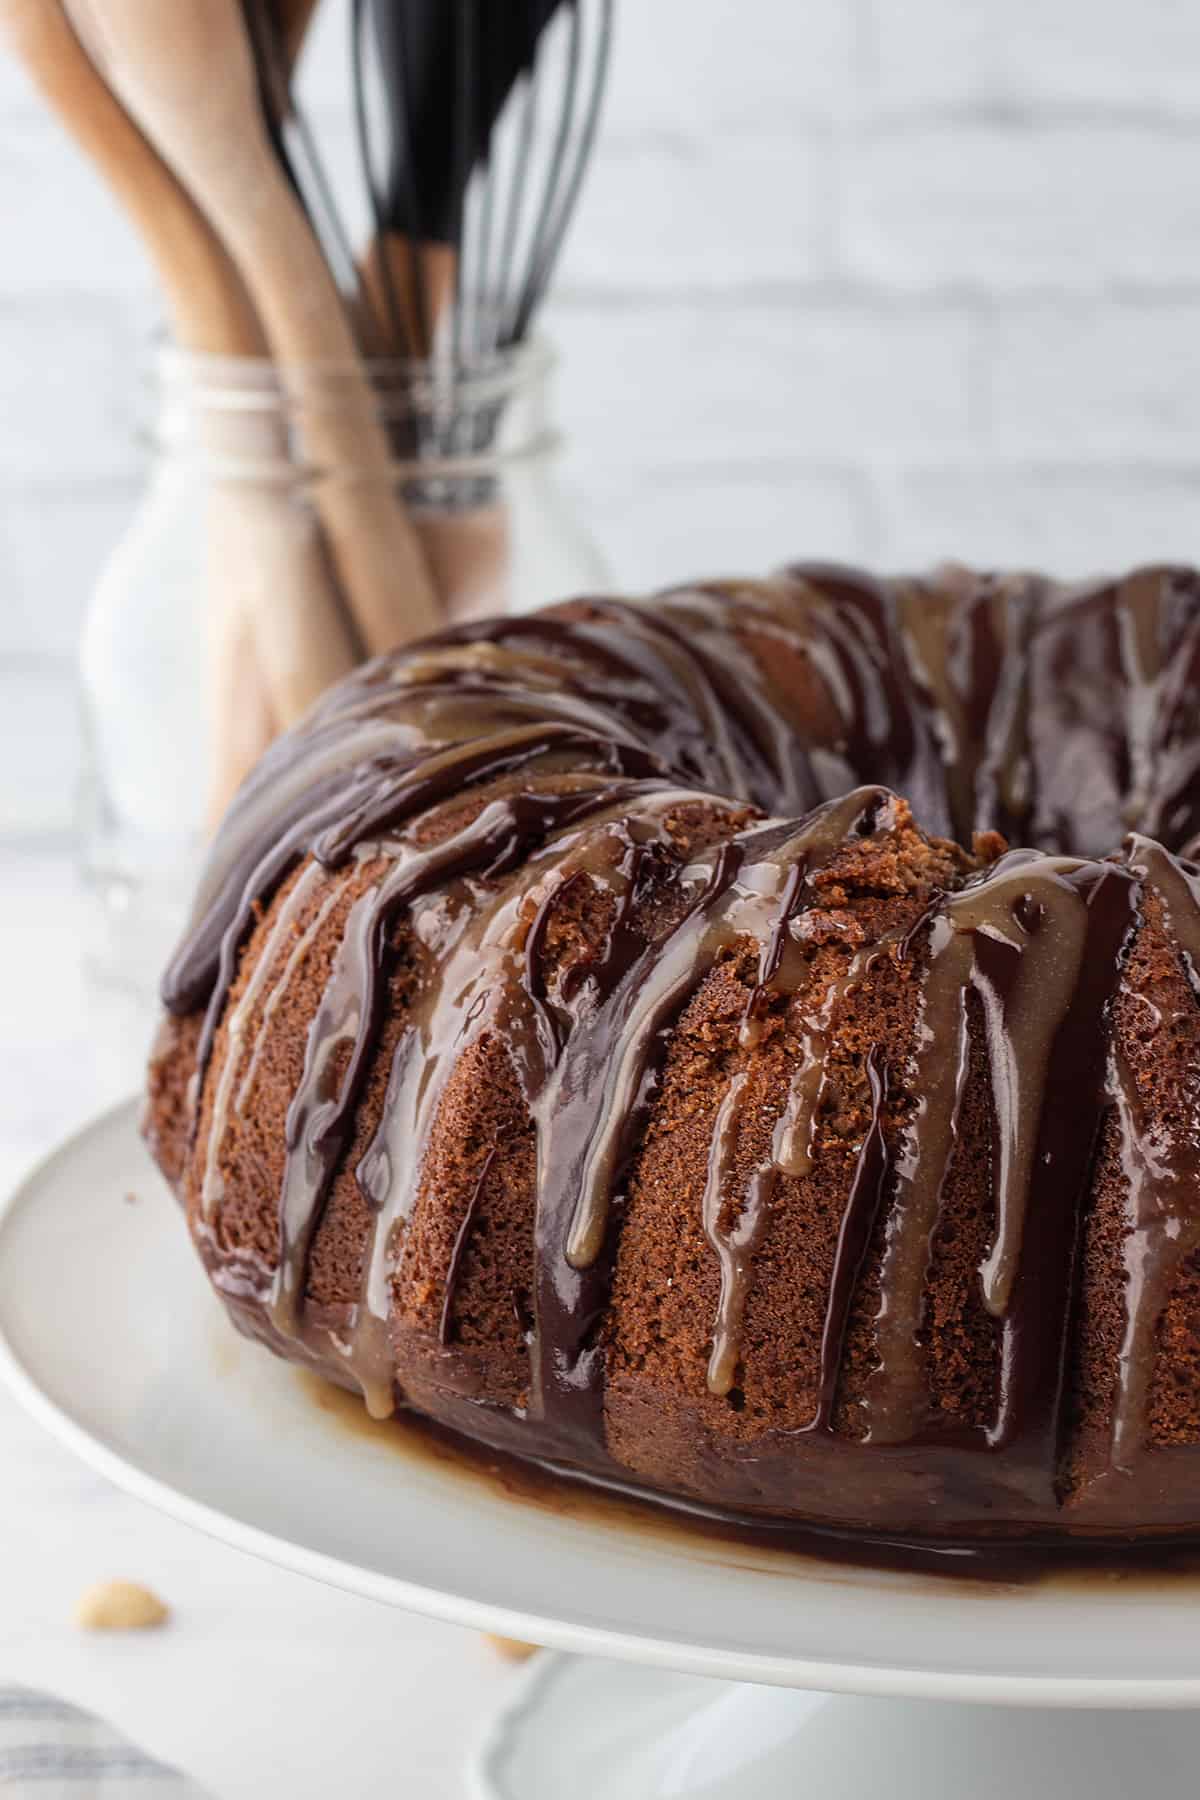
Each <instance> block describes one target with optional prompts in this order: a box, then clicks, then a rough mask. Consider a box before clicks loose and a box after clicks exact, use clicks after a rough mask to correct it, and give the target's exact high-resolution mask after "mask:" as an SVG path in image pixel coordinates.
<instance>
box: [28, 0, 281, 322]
mask: <svg viewBox="0 0 1200 1800" xmlns="http://www.w3.org/2000/svg"><path fill="white" fill-rule="evenodd" d="M0 35H2V36H3V38H4V39H5V41H6V42H7V43H8V45H9V47H10V48H11V50H12V51H13V53H14V55H16V56H17V57H18V58H19V59H20V61H21V62H22V63H24V65H25V67H26V69H27V70H28V71H29V73H30V75H31V76H32V77H33V80H34V82H35V83H36V85H37V87H38V88H39V89H40V91H41V93H42V94H43V96H44V97H45V99H46V100H47V101H48V102H49V103H50V105H51V106H52V107H53V109H54V111H55V112H56V113H57V114H58V116H59V118H60V119H61V121H62V123H63V124H64V125H65V126H66V128H67V130H68V131H69V132H70V134H71V136H72V137H73V138H74V139H75V142H76V143H77V144H78V145H79V146H80V148H81V149H82V150H83V151H84V152H85V153H86V155H87V156H88V157H89V158H90V160H91V161H92V162H93V163H94V164H95V165H96V167H97V168H98V169H99V170H100V172H101V174H102V175H103V177H104V179H105V180H106V181H107V182H108V185H109V186H110V187H111V188H112V190H113V192H114V193H115V194H116V196H117V198H118V200H119V201H120V202H121V205H122V206H123V207H124V208H125V210H126V212H127V213H128V214H129V215H130V217H131V218H132V220H133V222H134V224H135V225H136V226H137V228H138V230H139V232H140V233H141V236H142V239H143V241H144V243H145V245H146V248H147V250H148V251H149V253H150V256H151V257H152V259H153V261H154V264H155V267H156V269H157V272H158V275H159V279H160V280H161V282H162V285H163V289H164V291H165V293H166V297H167V303H168V305H169V307H170V310H171V315H172V319H173V322H174V326H175V334H176V336H177V338H178V340H179V342H180V343H182V344H185V345H186V346H187V347H188V348H189V349H192V350H201V351H211V352H215V353H217V354H220V355H225V356H261V355H263V354H264V351H265V348H266V340H265V338H264V337H263V333H262V328H261V326H260V325H259V322H258V318H257V315H256V314H255V311H254V307H253V305H252V304H251V302H250V299H249V296H248V295H247V293H246V290H245V287H244V286H243V284H242V280H241V277H240V276H239V274H238V272H237V270H236V268H235V267H234V265H233V263H232V262H231V261H230V259H229V257H228V256H227V254H226V253H225V251H224V249H223V248H222V247H221V244H220V242H219V240H218V239H217V238H216V236H215V235H214V233H213V232H212V231H211V229H210V228H209V225H208V223H207V221H206V220H205V218H204V216H203V214H202V213H201V212H200V211H199V209H198V208H197V207H196V206H195V205H194V204H193V203H192V201H191V200H190V199H189V197H188V195H187V193H186V192H185V191H184V189H183V188H182V187H181V186H180V184H179V182H178V181H177V180H176V179H175V177H174V175H173V174H172V173H171V171H170V169H168V168H167V166H166V164H165V163H164V162H163V161H162V158H161V157H159V156H158V155H157V154H156V152H155V151H154V149H153V148H152V147H151V145H150V144H149V143H148V142H147V140H146V138H145V137H144V136H143V134H142V132H141V131H139V129H138V127H137V126H136V125H135V124H134V122H133V120H132V119H131V118H130V117H129V114H128V113H127V112H126V111H125V108H124V107H123V106H122V105H121V104H120V102H119V101H118V100H117V99H116V97H115V95H113V94H112V93H111V92H110V91H109V89H108V87H107V86H106V85H105V83H104V81H103V79H102V78H101V76H100V75H99V74H98V73H97V71H96V69H95V67H94V65H93V63H92V62H91V59H90V58H89V57H88V55H87V52H86V51H85V50H84V48H83V45H82V44H81V43H80V41H79V39H78V37H77V36H76V34H75V31H74V30H73V29H72V26H71V22H70V20H69V19H68V18H67V15H66V13H65V11H64V10H63V7H62V5H61V4H60V0H0Z"/></svg>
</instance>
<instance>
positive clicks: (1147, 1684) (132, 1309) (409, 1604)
mask: <svg viewBox="0 0 1200 1800" xmlns="http://www.w3.org/2000/svg"><path fill="white" fill-rule="evenodd" d="M136 1118H137V1108H136V1106H135V1105H133V1104H129V1105H126V1106H124V1107H120V1108H118V1109H116V1110H115V1111H114V1112H111V1113H108V1114H106V1115H105V1116H104V1117H102V1118H100V1119H98V1120H96V1121H95V1123H94V1124H92V1125H90V1126H88V1127H86V1128H85V1129H84V1130H83V1131H81V1132H79V1133H77V1134H76V1135H75V1136H74V1137H73V1138H71V1139H70V1140H68V1142H67V1143H65V1144H64V1145H63V1146H62V1147H61V1149H59V1150H58V1151H57V1152H56V1153H55V1154H54V1155H53V1156H52V1157H50V1158H49V1159H48V1160H47V1161H46V1162H45V1163H43V1164H42V1165H41V1167H40V1168H39V1169H37V1170H35V1171H34V1173H33V1174H32V1175H31V1176H30V1177H29V1178H28V1179H27V1180H26V1181H25V1182H24V1183H23V1184H22V1185H21V1187H20V1188H19V1189H18V1190H17V1192H16V1193H15V1194H14V1195H13V1196H12V1198H11V1199H10V1201H9V1202H8V1204H7V1206H6V1207H5V1208H4V1209H3V1211H2V1214H0V1375H2V1376H3V1377H4V1378H5V1379H6V1380H7V1381H8V1383H9V1384H10V1386H11V1387H12V1389H13V1391H14V1392H15V1394H16V1395H17V1397H18V1398H19V1399H20V1400H21V1401H22V1402H23V1404H24V1405H26V1406H27V1407H28V1408H29V1410H30V1411H31V1412H32V1413H33V1414H34V1415H35V1416H36V1417H37V1418H38V1419H39V1420H41V1422H42V1423H43V1424H44V1425H45V1426H46V1427H47V1428H48V1429H49V1430H51V1431H52V1432H54V1433H55V1435H56V1436H58V1437H59V1438H60V1439H62V1440H63V1442H65V1443H66V1444H68V1445H69V1446H70V1447H71V1448H72V1449H73V1450H75V1451H76V1452H77V1453H78V1454H79V1455H80V1456H82V1457H84V1458H85V1459H86V1460H87V1461H88V1462H89V1463H91V1464H92V1466H93V1467H95V1468H97V1469H98V1470H100V1471H101V1473H103V1474H105V1475H107V1476H108V1477H109V1478H110V1479H111V1480H113V1481H114V1482H116V1483H117V1484H118V1485H119V1486H121V1487H123V1488H125V1489H126V1490H128V1491H129V1492H130V1493H132V1494H134V1495H135V1496H137V1497H138V1498H140V1499H142V1500H145V1501H148V1502H150V1503H151V1504H153V1505H157V1506H160V1507H162V1508H163V1509H164V1510H165V1511H167V1512H169V1513H171V1514H173V1515H174V1516H175V1517H177V1518H179V1519H182V1520H183V1521H184V1522H185V1523H188V1524H191V1525H194V1526H196V1527H198V1528H199V1529H201V1530H204V1531H206V1532H208V1533H210V1534H211V1535H212V1536H214V1537H217V1538H220V1539H222V1540H224V1541H225V1542H227V1543H229V1544H232V1545H234V1546H235V1547H237V1548H239V1549H241V1550H245V1551H248V1552H250V1553H251V1554H255V1555H259V1556H263V1557H266V1558H268V1559H269V1560H271V1561H273V1562H276V1563H279V1564H281V1565H283V1566H284V1567H286V1568H289V1569H293V1570H295V1571H296V1572H298V1573H300V1574H304V1575H308V1576H312V1577H315V1578H316V1579H318V1580H320V1581H324V1582H327V1583H330V1584H332V1585H334V1586H339V1587H344V1588H347V1589H350V1590H351V1591H353V1592H355V1593H359V1594H364V1595H367V1596H368V1597H370V1598H372V1599H375V1600H379V1601H382V1602H384V1603H386V1604H390V1605H394V1606H401V1607H406V1608H409V1609H410V1610H413V1611H417V1612H423V1613H426V1614H429V1615H431V1616H433V1617H437V1618H441V1619H445V1620H448V1621H450V1622H452V1623H456V1624H460V1625H466V1626H473V1627H475V1628H477V1629H480V1630H484V1631H492V1632H499V1633H502V1634H504V1635H505V1636H509V1637H516V1638H523V1639H525V1640H526V1641H530V1642H533V1643H540V1644H546V1645H548V1646H549V1647H550V1649H551V1650H558V1651H566V1652H571V1653H572V1654H570V1655H566V1656H553V1655H549V1654H543V1655H542V1656H540V1657H539V1658H537V1659H536V1660H535V1661H534V1662H533V1663H532V1664H531V1665H530V1666H529V1668H528V1669H527V1670H526V1671H525V1672H524V1673H523V1674H522V1675H521V1676H520V1677H519V1678H518V1679H517V1681H516V1683H515V1685H514V1689H513V1695H512V1699H511V1701H510V1702H509V1704H508V1705H506V1707H505V1708H504V1709H503V1711H502V1712H501V1714H500V1715H499V1716H498V1717H497V1718H496V1719H495V1720H494V1721H493V1722H492V1724H491V1726H490V1728H489V1730H488V1733H487V1735H486V1738H485V1740H484V1741H483V1743H482V1744H481V1746H480V1747H479V1748H478V1750H477V1753H476V1754H475V1757H474V1760H473V1762H472V1765H471V1781H472V1783H473V1791H474V1794H475V1796H476V1800H484V1797H486V1800H551V1797H553V1800H568V1797H569V1800H618V1797H619V1800H667V1797H668V1796H670V1797H671V1800H733V1797H734V1796H736V1800H783V1796H788V1800H793V1797H795V1796H812V1797H813V1800H866V1797H867V1796H871V1797H872V1800H877V1797H878V1796H881V1795H887V1796H890V1797H891V1800H917V1796H920V1800H949V1796H951V1795H953V1796H955V1800H961V1797H962V1796H964V1795H969V1796H970V1800H1000V1797H1001V1796H1003V1800H1011V1797H1012V1796H1013V1795H1019V1796H1021V1800H1042V1797H1043V1796H1046V1797H1047V1800H1048V1797H1049V1796H1051V1795H1053V1796H1054V1797H1055V1800H1061V1796H1063V1795H1066V1794H1070V1795H1075V1794H1087V1795H1088V1800H1118V1797H1119V1800H1129V1797H1130V1796H1131V1795H1133V1794H1136V1793H1137V1792H1138V1791H1139V1790H1140V1791H1143V1792H1145V1793H1147V1794H1152V1795H1153V1796H1154V1800H1182V1796H1184V1795H1185V1794H1186V1795H1188V1796H1189V1797H1190V1796H1192V1795H1193V1794H1194V1793H1195V1789H1196V1773H1195V1772H1196V1770H1197V1769H1198V1768H1200V1712H1197V1711H1195V1710H1193V1709H1197V1708H1200V1629H1198V1628H1197V1621H1198V1619H1200V1585H1198V1583H1197V1581H1196V1579H1195V1578H1194V1577H1191V1576H1179V1575H1174V1576H1167V1575H1159V1576H1155V1577H1151V1576H1141V1575H1138V1576H1133V1575H1126V1576H1120V1577H1116V1576H1113V1575H1111V1574H1107V1575H1105V1574H1092V1575H1089V1576H1086V1577H1085V1576H1081V1575H1079V1574H1078V1573H1076V1574H1072V1575H1071V1576H1069V1577H1063V1578H1062V1579H1053V1580H1039V1581H1031V1582H1028V1583H1017V1584H1013V1585H1006V1584H1003V1583H999V1582H987V1583H984V1582H977V1581H972V1580H969V1579H963V1578H961V1577H960V1578H956V1579H953V1580H950V1579H947V1578H945V1577H943V1576H932V1575H917V1574H907V1573H906V1574H899V1573H893V1572H884V1571H879V1570H870V1569H857V1568H850V1567H846V1566H844V1565H841V1564H839V1565H836V1566H834V1565H826V1564H823V1563H819V1562H814V1561H811V1560H809V1559H807V1558H804V1557H801V1556H797V1555H794V1554H791V1553H788V1552H775V1551H769V1550H763V1549H761V1548H758V1547H751V1546H740V1545H736V1544H729V1543H725V1542H718V1541H716V1540H713V1539H711V1538H704V1537H700V1536H697V1535H696V1534H695V1533H694V1532H691V1531H688V1530H686V1529H685V1528H683V1527H682V1526H675V1525H672V1524H662V1525H659V1524H657V1523H653V1524H652V1523H650V1522H648V1521H647V1520H646V1518H645V1517H643V1516H642V1515H634V1514H631V1513H630V1511H629V1509H621V1508H619V1507H616V1506H609V1507H608V1508H607V1509H606V1508H605V1507H604V1506H602V1505H600V1504H598V1503H597V1502H596V1501H595V1500H594V1498H591V1497H589V1496H587V1495H584V1494H582V1493H576V1492H575V1491H574V1490H571V1489H565V1490H561V1491H560V1490H556V1491H555V1493H554V1496H553V1499H551V1498H549V1497H546V1496H543V1497H542V1498H541V1499H540V1500H538V1499H535V1498H533V1497H532V1496H530V1497H527V1498H523V1497H521V1496H514V1494H513V1493H512V1492H511V1490H510V1489H509V1488H507V1487H505V1486H504V1485H502V1484H501V1483H500V1482H498V1481H496V1480H492V1479H490V1478H488V1477H487V1476H486V1475H484V1474H481V1473H480V1472H479V1471H478V1470H477V1469H474V1468H472V1467H470V1466H469V1465H467V1464H466V1463H464V1462H463V1460H462V1459H461V1458H453V1457H450V1458H448V1457H446V1456H444V1455H441V1456H437V1455H433V1454H431V1453H429V1452H428V1451H426V1452H425V1453H424V1454H420V1453H418V1451H417V1449H416V1448H415V1446H414V1444H413V1442H412V1440H411V1438H410V1437H408V1436H407V1435H406V1434H404V1433H402V1432H398V1431H397V1430H396V1429H395V1428H394V1427H389V1426H386V1425H383V1426H378V1425H375V1426H373V1425H371V1424H369V1422H367V1421H366V1420H365V1415H363V1414H362V1413H361V1409H356V1410H355V1412H354V1416H353V1423H351V1422H349V1420H348V1418H347V1414H346V1411H345V1409H344V1408H338V1407H333V1408H331V1407H330V1406H329V1405H328V1404H323V1403H322V1401H321V1398H320V1395H318V1394H316V1393H314V1388H313V1385H312V1383H311V1381H308V1382H306V1381H305V1380H304V1379H303V1378H302V1377H299V1376H298V1375H297V1373H296V1372H295V1371H294V1370H292V1369H290V1368H288V1367H287V1366H286V1365H285V1364H282V1363H279V1362H276V1361H275V1360H274V1359H273V1358H272V1357H270V1356H268V1355H267V1354H266V1353H265V1352H263V1351H262V1350H261V1349H259V1348H258V1347H257V1346H255V1345H252V1344H249V1343H247V1342H245V1341H244V1340H243V1339H241V1338H239V1337H238V1336H237V1335H236V1333H234V1331H233V1330H232V1327H231V1326H230V1325H229V1324H228V1322H227V1320H226V1319H225V1317H224V1314H223V1313H222V1312H221V1310H220V1308H219V1307H218V1306H217V1304H216V1302H215V1300H214V1299H213V1298H212V1296H211V1294H210V1293H209V1292H208V1289H207V1286H206V1284H205V1282H204V1281H203V1279H202V1278H201V1276H200V1274H199V1271H198V1270H197V1268H196V1267H195V1264H194V1260H193V1256H192V1252H191V1248H190V1245H189V1244H188V1242H187V1238H186V1234H185V1232H184V1231H183V1228H182V1226H181V1224H180V1221H179V1218H178V1214H177V1211H176V1208H175V1205H174V1202H173V1201H172V1200H171V1199H170V1198H169V1196H168V1195H167V1194H166V1192H165V1191H164V1189H163V1188H162V1184H161V1182H160V1180H159V1177H158V1175H157V1173H156V1172H155V1171H154V1169H153V1168H152V1167H151V1165H150V1163H149V1161H148V1159H147V1157H146V1155H145V1152H144V1150H143V1148H142V1146H141V1143H140V1141H139V1138H138V1135H137V1128H136ZM131 1199H134V1200H136V1201H137V1202H138V1203H137V1204H135V1205H131V1204H130V1200H131ZM321 1392H322V1393H325V1392H326V1390H321Z"/></svg>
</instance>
